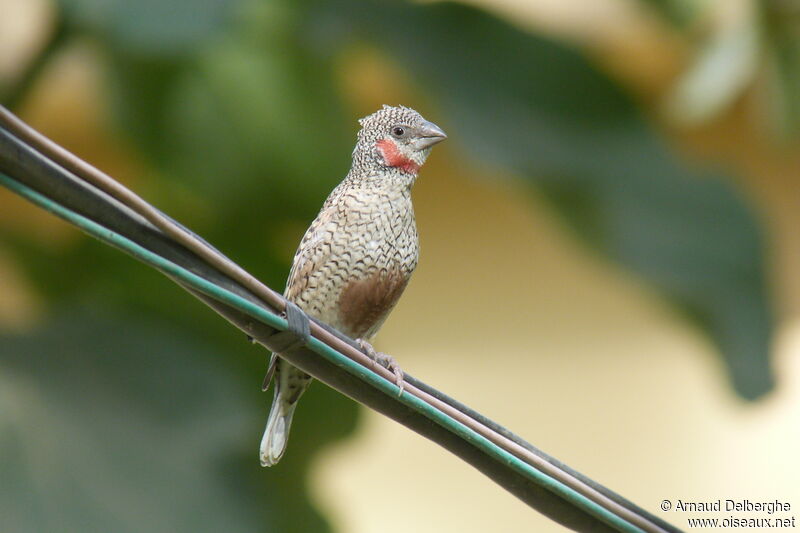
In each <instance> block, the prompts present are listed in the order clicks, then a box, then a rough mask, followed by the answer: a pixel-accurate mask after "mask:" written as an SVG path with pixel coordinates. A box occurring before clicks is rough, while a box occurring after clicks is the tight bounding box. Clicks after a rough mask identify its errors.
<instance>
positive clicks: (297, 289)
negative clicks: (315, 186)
mask: <svg viewBox="0 0 800 533" xmlns="http://www.w3.org/2000/svg"><path fill="white" fill-rule="evenodd" d="M337 215H338V210H337V209H336V208H335V207H333V206H332V207H329V208H326V209H323V210H322V211H320V213H319V215H317V218H316V219H315V220H314V222H312V223H311V226H309V228H308V230H306V233H305V235H304V236H303V239H302V240H301V241H300V246H299V247H298V248H297V252H296V253H295V254H294V260H293V261H292V269H291V270H290V271H289V279H288V280H287V281H286V291H285V292H284V296H285V297H286V299H287V300H289V301H292V302H297V297H298V296H299V295H300V294H301V293H302V292H303V291H304V290H305V289H306V287H307V285H308V280H309V278H310V276H311V274H312V273H313V272H314V271H315V270H316V269H317V268H319V266H320V265H322V264H324V263H325V262H326V261H327V260H328V259H329V258H330V256H331V247H330V242H331V240H332V237H333V234H334V233H335V232H336V230H337V228H338V225H339V224H338V222H337V219H338V218H339V217H338V216H337ZM301 307H302V306H301Z"/></svg>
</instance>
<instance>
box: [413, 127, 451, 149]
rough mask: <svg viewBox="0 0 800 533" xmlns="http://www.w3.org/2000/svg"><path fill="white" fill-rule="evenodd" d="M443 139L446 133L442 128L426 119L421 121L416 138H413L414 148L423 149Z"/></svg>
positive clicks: (445, 137)
mask: <svg viewBox="0 0 800 533" xmlns="http://www.w3.org/2000/svg"><path fill="white" fill-rule="evenodd" d="M445 139H447V134H445V132H444V131H443V130H442V128H440V127H439V126H437V125H436V124H434V123H433V122H428V121H427V120H426V121H425V122H423V123H422V126H421V127H420V128H419V130H418V132H417V139H416V140H414V148H416V149H417V150H424V149H425V148H430V147H431V146H433V145H434V144H436V143H438V142H441V141H443V140H445Z"/></svg>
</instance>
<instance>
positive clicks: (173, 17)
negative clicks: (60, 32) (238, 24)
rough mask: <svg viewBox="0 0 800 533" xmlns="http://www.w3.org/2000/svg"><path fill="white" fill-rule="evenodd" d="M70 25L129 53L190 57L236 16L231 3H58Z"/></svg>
mask: <svg viewBox="0 0 800 533" xmlns="http://www.w3.org/2000/svg"><path fill="white" fill-rule="evenodd" d="M59 2H60V5H61V9H62V13H63V14H64V15H65V16H66V18H67V19H68V20H69V21H70V23H71V25H73V26H75V27H77V28H80V29H81V30H83V31H88V32H90V33H94V34H96V35H98V36H102V38H103V39H104V40H105V41H106V42H107V43H108V44H111V45H113V46H116V47H119V48H121V49H124V50H126V51H127V52H129V53H138V54H145V55H153V56H158V57H164V56H170V55H176V54H184V53H190V52H192V50H193V49H195V48H196V47H197V46H199V45H201V44H202V43H204V42H206V41H207V40H208V39H209V38H210V37H213V36H214V35H216V33H217V32H218V31H219V30H220V27H222V26H223V25H224V24H225V23H226V22H227V21H228V20H229V19H230V18H231V17H232V15H233V14H234V12H235V9H236V8H237V7H238V6H239V4H240V3H239V2H231V1H229V0H171V1H169V2H164V1H163V0H137V1H136V2H129V1H127V0H59Z"/></svg>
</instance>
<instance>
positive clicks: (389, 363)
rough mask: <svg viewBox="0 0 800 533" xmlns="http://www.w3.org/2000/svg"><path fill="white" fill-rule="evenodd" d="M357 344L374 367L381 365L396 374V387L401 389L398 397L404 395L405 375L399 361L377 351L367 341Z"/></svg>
mask: <svg viewBox="0 0 800 533" xmlns="http://www.w3.org/2000/svg"><path fill="white" fill-rule="evenodd" d="M356 342H357V343H358V345H359V346H360V347H361V349H362V350H364V353H366V354H367V357H369V358H370V359H371V360H372V364H373V365H376V366H377V365H381V366H382V367H384V368H385V369H387V370H388V371H390V372H391V373H393V374H394V382H395V385H397V387H398V388H399V389H400V392H399V393H398V396H399V395H401V394H403V388H404V387H405V381H404V374H403V369H402V368H400V365H399V364H398V363H397V360H396V359H395V358H394V357H392V356H391V355H389V354H386V353H383V352H379V351H377V350H376V349H375V348H373V347H372V345H371V344H370V343H369V342H367V341H365V340H364V339H357V340H356Z"/></svg>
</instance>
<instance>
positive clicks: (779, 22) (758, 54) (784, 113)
mask: <svg viewBox="0 0 800 533" xmlns="http://www.w3.org/2000/svg"><path fill="white" fill-rule="evenodd" d="M640 1H641V2H642V3H643V4H645V5H647V6H648V7H650V8H653V10H654V11H655V12H656V13H658V14H660V15H661V16H662V17H663V19H664V20H665V21H667V22H668V23H670V24H672V25H673V26H674V27H675V28H676V29H677V30H679V31H680V32H681V33H682V34H683V35H685V36H686V38H687V42H688V44H689V45H690V50H691V51H690V54H691V56H692V60H691V61H690V63H689V65H688V67H687V68H686V70H685V72H684V73H683V74H682V75H681V76H680V77H679V78H678V80H677V81H676V82H675V84H674V87H673V88H672V89H671V90H670V91H669V93H668V94H667V95H666V97H665V110H666V112H667V115H668V116H669V117H671V118H672V119H674V120H675V121H676V122H677V123H680V124H686V125H695V124H698V123H702V122H704V121H708V120H711V119H713V118H715V117H717V116H718V115H719V114H720V113H722V112H724V111H725V110H726V109H728V108H730V106H731V105H732V104H733V103H734V102H736V101H738V100H740V99H741V98H742V96H743V95H744V94H746V93H747V92H755V93H756V94H757V96H758V98H757V99H756V104H757V106H758V107H759V108H760V109H759V110H758V111H760V112H759V113H754V115H755V116H758V117H759V118H761V119H762V120H763V121H764V122H765V123H766V124H767V125H768V127H769V128H768V129H770V130H771V131H772V132H773V133H774V134H776V135H777V136H779V137H783V138H785V139H788V138H791V137H796V136H797V134H798V133H800V3H798V2H796V1H795V0H721V1H720V0H716V1H711V0H640ZM689 6H690V7H689ZM765 110H766V112H764V111H765Z"/></svg>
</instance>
